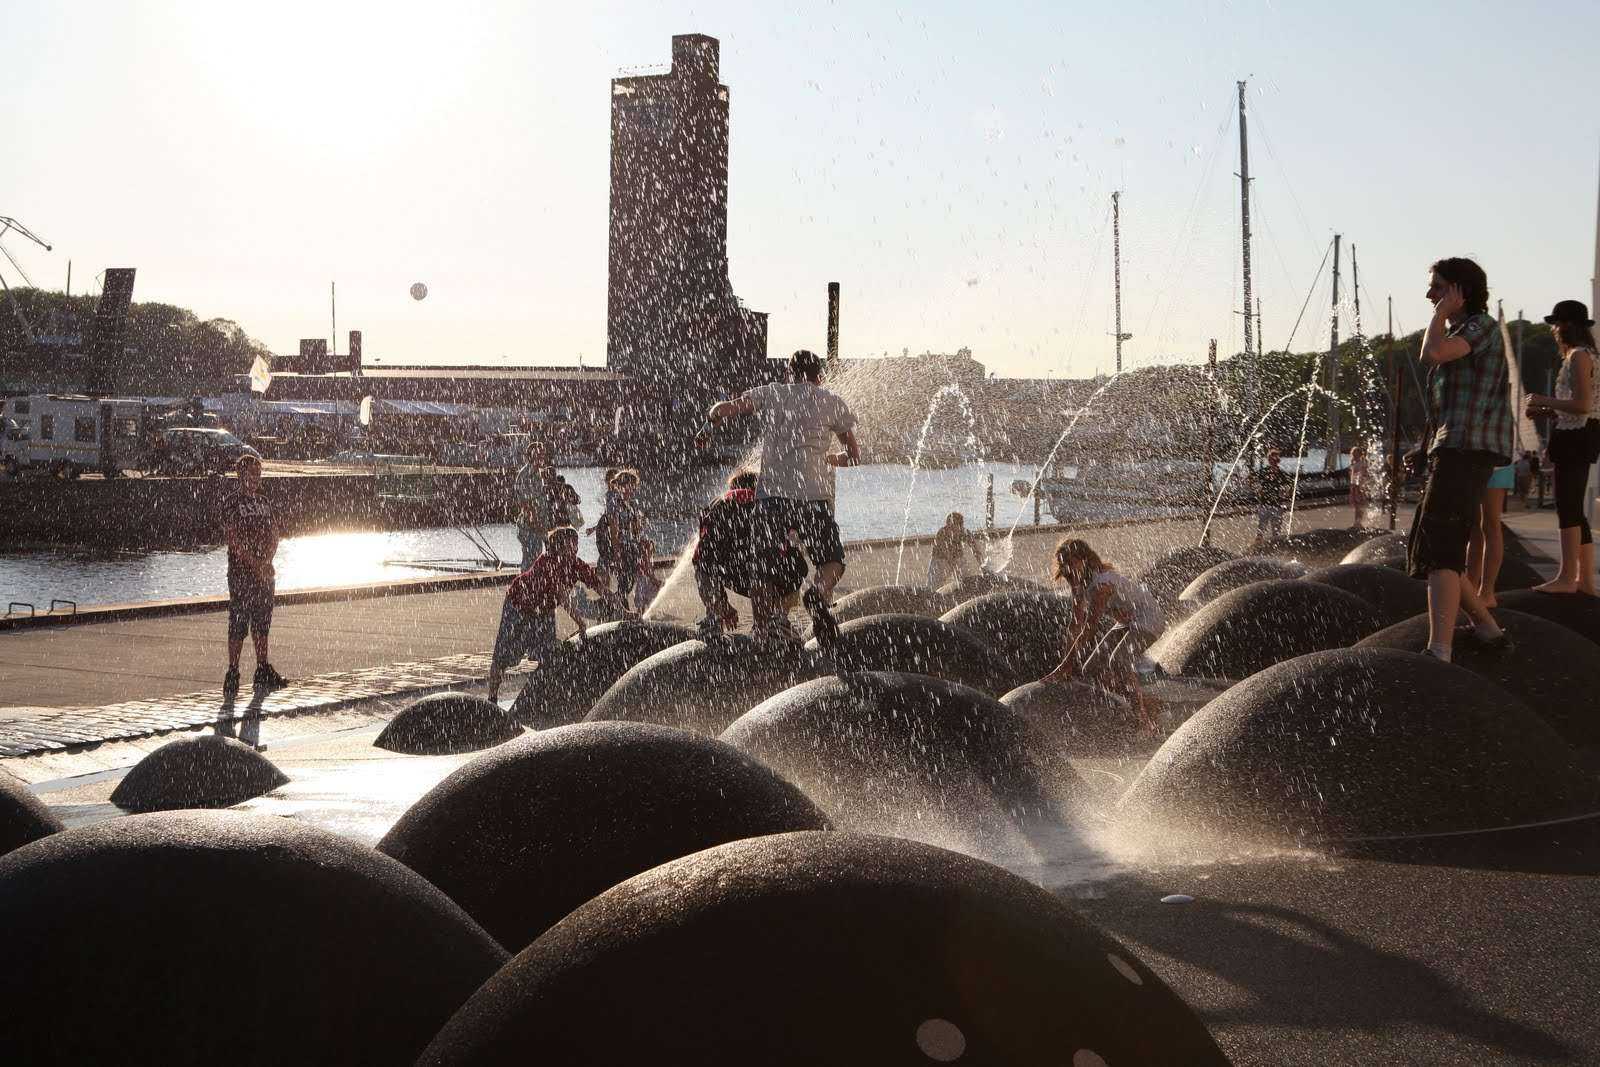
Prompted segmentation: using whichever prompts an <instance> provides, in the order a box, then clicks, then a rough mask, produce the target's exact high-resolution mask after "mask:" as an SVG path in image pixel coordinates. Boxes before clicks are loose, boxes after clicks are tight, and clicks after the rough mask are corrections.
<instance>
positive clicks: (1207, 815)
mask: <svg viewBox="0 0 1600 1067" xmlns="http://www.w3.org/2000/svg"><path fill="white" fill-rule="evenodd" d="M1595 793H1596V789H1595V785H1594V783H1593V782H1592V781H1591V780H1590V779H1589V778H1588V777H1587V776H1586V775H1585V774H1583V773H1582V772H1581V771H1579V770H1578V768H1577V766H1576V764H1575V763H1574V759H1573V753H1572V750H1571V749H1570V748H1569V747H1568V746H1567V745H1566V744H1565V743H1563V742H1562V740H1561V739H1560V738H1559V737H1557V736H1556V734H1555V733H1554V732H1553V731H1552V730H1551V729H1550V727H1549V726H1547V725H1545V723H1544V722H1542V721H1541V720H1540V719H1538V718H1537V717H1536V716H1535V715H1534V714H1533V713H1532V712H1530V711H1529V710H1528V709H1527V708H1526V707H1525V706H1523V704H1522V703H1521V702H1520V701H1519V700H1517V699H1516V698H1515V697H1513V696H1512V695H1511V694H1509V693H1507V692H1506V691H1505V690H1503V689H1501V688H1499V687H1498V686H1496V685H1494V684H1492V683H1490V682H1487V681H1486V680H1484V679H1483V678H1482V677H1480V676H1477V675H1475V674H1473V673H1471V672H1470V671H1465V670H1462V669H1461V668H1459V667H1453V666H1451V665H1449V664H1446V663H1440V662H1439V661H1437V660H1435V659H1432V658H1431V657H1428V656H1423V655H1419V654H1417V653H1411V652H1396V651H1393V650H1391V649H1386V648H1356V649H1339V650H1335V651H1330V652H1318V653H1314V654H1312V655H1308V656H1301V657H1299V658H1298V659H1292V660H1289V661H1288V662H1286V663H1280V664H1278V665H1277V666H1275V667H1270V668H1268V669H1266V670H1264V671H1262V672H1260V673H1259V674H1256V675H1254V676H1252V677H1250V678H1247V679H1246V680H1245V681H1243V682H1240V683H1239V684H1238V685H1235V686H1233V687H1232V688H1231V689H1229V690H1228V691H1227V692H1225V693H1223V694H1222V695H1221V696H1219V697H1217V698H1216V699H1214V700H1212V701H1211V702H1210V703H1209V704H1207V705H1206V706H1205V707H1204V708H1202V709H1201V710H1200V711H1199V712H1198V713H1196V714H1195V716H1194V717H1193V718H1191V719H1190V720H1189V721H1188V722H1186V723H1185V724H1184V725H1183V726H1181V727H1180V728H1179V729H1178V730H1177V732H1176V733H1174V734H1173V735H1172V736H1171V737H1170V738H1168V739H1167V742H1166V744H1164V745H1162V747H1161V749H1160V751H1158V752H1157V753H1156V755H1155V757H1154V758H1153V759H1151V761H1150V763H1149V764H1148V765H1147V766H1146V767H1145V769H1144V771H1143V772H1142V773H1141V774H1140V775H1139V777H1138V779H1137V780H1136V781H1135V782H1134V783H1133V785H1132V787H1130V788H1129V790H1128V792H1127V794H1126V795H1125V796H1124V797H1123V800H1122V803H1121V806H1120V807H1121V814H1122V819H1123V822H1124V824H1126V825H1128V826H1130V827H1141V826H1143V827H1150V826H1154V827H1155V829H1156V832H1162V833H1164V832H1169V831H1171V830H1173V829H1180V828H1181V829H1200V830H1202V831H1207V832H1211V833H1222V834H1241V835H1245V836H1251V837H1263V838H1269V839H1294V838H1351V837H1354V838H1370V837H1381V836H1389V835H1403V834H1429V833H1446V832H1460V831H1471V830H1484V829H1490V828H1494V827H1502V826H1508V825H1513V824H1518V823H1525V822H1532V821H1537V820H1542V819H1552V818H1560V817H1565V816H1569V815H1575V814H1579V813H1582V812H1585V811H1590V810H1593V806H1594V803H1595V800H1596V795H1595Z"/></svg>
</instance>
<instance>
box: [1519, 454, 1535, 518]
mask: <svg viewBox="0 0 1600 1067" xmlns="http://www.w3.org/2000/svg"><path fill="white" fill-rule="evenodd" d="M1535 462H1536V460H1535V459H1534V457H1533V453H1532V452H1527V451H1524V452H1523V453H1522V455H1520V456H1518V457H1517V465H1516V466H1517V469H1516V479H1515V484H1516V493H1517V501H1518V502H1519V503H1520V504H1521V505H1522V510H1523V511H1527V510H1528V492H1529V490H1531V489H1532V488H1533V465H1534V463H1535Z"/></svg>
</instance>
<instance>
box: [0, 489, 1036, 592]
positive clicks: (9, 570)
mask: <svg viewBox="0 0 1600 1067" xmlns="http://www.w3.org/2000/svg"><path fill="white" fill-rule="evenodd" d="M563 474H564V475H565V476H566V477H567V479H568V481H569V482H571V484H572V485H573V487H574V488H575V489H577V491H578V494H579V496H580V497H581V498H582V502H583V503H582V506H583V513H584V518H585V521H586V522H587V523H588V524H590V525H593V524H594V522H595V521H596V520H597V519H598V518H599V515H600V504H601V500H602V497H603V494H602V493H601V485H602V482H603V479H604V472H603V471H602V470H600V469H599V468H592V467H591V468H582V469H576V470H568V471H563ZM990 475H992V476H993V478H994V484H995V494H996V498H997V499H996V505H995V510H996V521H997V522H1007V523H1009V521H1010V519H1011V516H1012V513H1013V512H1014V511H1015V510H1016V508H1017V506H1018V500H1017V498H1016V497H1014V496H1010V495H1009V491H1010V487H1011V484H1012V483H1013V482H1014V481H1016V480H1019V479H1023V480H1031V479H1032V478H1033V477H1034V475H1035V470H1034V468H1032V467H1031V466H1025V465H1024V466H1018V465H1014V464H987V465H977V464H973V465H968V466H964V467H956V468H952V469H949V470H924V471H920V472H917V481H916V492H915V494H914V495H912V497H911V500H910V514H909V516H907V515H906V500H907V493H908V491H909V489H910V488H911V476H912V470H911V468H910V467H909V466H904V465H875V466H864V467H851V468H846V469H842V470H840V471H839V472H838V496H837V508H838V516H839V531H840V534H841V536H842V537H843V538H844V539H845V540H847V541H856V540H868V539H876V538H889V537H898V536H899V535H900V530H901V525H902V519H904V522H905V528H906V529H907V530H908V531H909V532H910V533H911V534H912V535H917V534H928V533H932V532H933V531H935V530H937V529H938V528H939V527H940V526H941V525H943V523H944V519H945V516H946V515H947V514H949V513H950V512H952V511H960V512H963V513H964V514H965V515H966V518H967V524H968V526H969V527H977V526H981V525H982V523H983V515H984V493H985V487H986V485H987V482H988V478H989V476H990ZM1046 518H1048V515H1046ZM479 532H481V534H482V536H483V538H484V539H485V540H486V541H487V543H488V544H489V546H490V548H492V549H493V551H494V553H495V554H496V555H497V556H499V557H500V558H501V559H502V560H507V561H511V562H513V563H514V562H515V561H516V560H517V558H518V556H519V549H518V547H517V534H516V528H515V527H514V526H512V525H510V524H509V523H502V524H497V525H492V526H484V527H481V528H479ZM650 532H651V533H652V535H653V536H654V537H655V539H656V542H657V551H658V552H661V553H671V552H673V551H675V550H676V549H677V548H678V547H679V546H681V545H682V544H683V542H684V541H685V540H686V538H687V536H688V535H689V534H690V533H692V531H691V530H688V529H687V528H685V527H683V526H681V525H680V526H676V527H665V526H659V525H658V526H656V527H655V528H653V529H652V530H651V531H650ZM580 554H581V555H582V556H583V558H585V559H587V560H590V561H591V562H592V561H593V560H594V559H595V555H596V553H595V542H594V539H593V538H592V537H585V538H584V539H583V541H582V544H581V548H580ZM478 562H479V553H478V551H477V549H476V548H474V546H473V544H472V541H471V540H469V538H468V535H467V534H466V533H464V532H462V531H461V530H458V529H453V528H431V529H418V530H395V531H346V532H337V533H327V534H320V535H317V536H312V537H291V538H287V539H285V540H284V541H283V542H282V543H281V544H280V545H279V547H278V557H277V571H278V590H279V591H280V592H287V591H289V590H293V589H314V588H317V587H319V586H329V585H356V584H361V583H366V582H381V581H391V580H395V579H399V578H416V577H424V576H427V575H436V574H445V573H450V572H451V571H453V570H455V569H459V568H462V567H466V566H476V565H477V564H478ZM226 585H227V552H226V550H225V549H223V548H221V547H216V548H209V549H202V550H199V551H187V552H178V551H165V552H108V551H104V550H89V549H39V550H31V551H21V552H18V551H12V552H5V551H0V598H3V599H4V600H6V601H13V600H15V601H24V602H27V603H31V604H33V605H35V606H36V607H37V609H38V610H39V611H41V612H43V611H45V610H47V608H48V606H49V602H50V601H51V600H52V599H61V600H71V601H75V602H77V603H78V604H79V605H80V606H86V605H90V604H128V603H142V602H145V601H151V600H169V599H174V598H179V597H194V596H215V595H220V594H222V593H223V592H225V591H226Z"/></svg>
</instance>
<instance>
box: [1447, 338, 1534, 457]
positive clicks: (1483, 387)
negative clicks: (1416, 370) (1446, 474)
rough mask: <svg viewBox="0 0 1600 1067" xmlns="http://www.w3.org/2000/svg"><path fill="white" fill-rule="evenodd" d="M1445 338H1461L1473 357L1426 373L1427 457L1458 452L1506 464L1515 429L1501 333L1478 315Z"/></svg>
mask: <svg viewBox="0 0 1600 1067" xmlns="http://www.w3.org/2000/svg"><path fill="white" fill-rule="evenodd" d="M1446 336H1447V337H1459V338H1461V339H1462V340H1464V341H1466V342H1467V343H1468V344H1470V345H1471V346H1472V351H1470V352H1468V353H1467V354H1466V355H1464V356H1462V357H1461V358H1460V359H1453V360H1451V361H1450V362H1449V363H1439V364H1435V365H1434V366H1433V368H1432V369H1431V370H1429V371H1428V418H1429V422H1430V423H1431V424H1432V432H1431V433H1430V434H1429V436H1428V438H1427V441H1428V451H1429V452H1435V451H1438V450H1439V449H1441V448H1458V449H1461V450H1462V451H1467V452H1489V453H1492V454H1494V455H1495V456H1498V457H1499V459H1498V462H1500V463H1505V462H1507V461H1508V460H1509V459H1510V457H1511V438H1512V433H1513V427H1514V424H1513V422H1512V414H1511V378H1510V375H1509V372H1508V370H1507V366H1506V353H1505V348H1504V346H1503V345H1501V343H1500V327H1499V325H1498V324H1497V323H1496V322H1495V320H1494V319H1493V318H1492V317H1490V316H1489V315H1487V314H1485V313H1483V312H1479V313H1478V314H1476V315H1473V316H1471V317H1469V318H1468V319H1466V320H1465V321H1463V322H1459V323H1455V324H1454V325H1452V326H1451V327H1450V329H1449V331H1448V332H1447V333H1446Z"/></svg>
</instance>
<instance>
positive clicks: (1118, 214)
mask: <svg viewBox="0 0 1600 1067" xmlns="http://www.w3.org/2000/svg"><path fill="white" fill-rule="evenodd" d="M1111 277H1112V280H1113V282H1114V285H1115V288H1116V314H1117V332H1116V338H1117V373H1118V374H1121V373H1122V342H1124V341H1126V340H1128V339H1129V338H1131V337H1132V336H1133V334H1131V333H1123V332H1122V193H1121V191H1117V192H1114V193H1112V194H1111Z"/></svg>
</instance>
